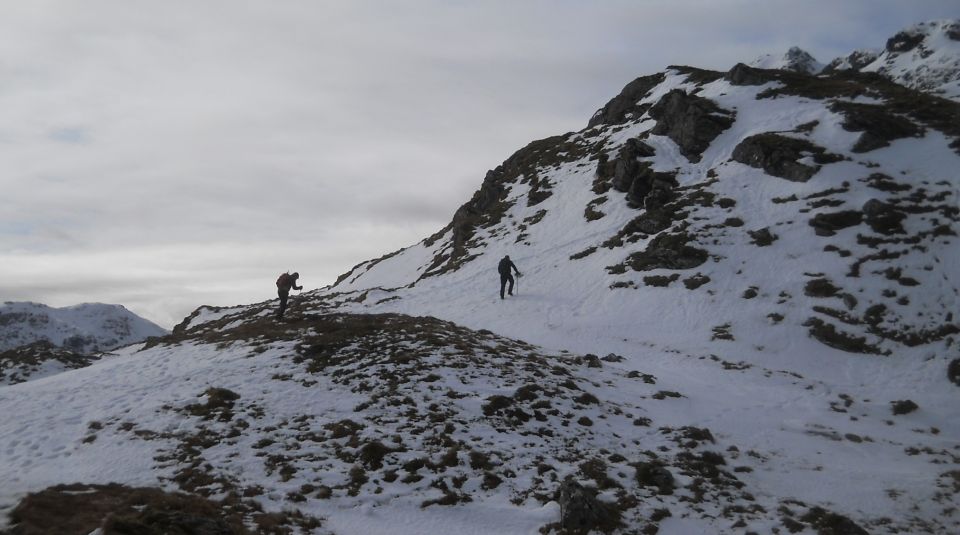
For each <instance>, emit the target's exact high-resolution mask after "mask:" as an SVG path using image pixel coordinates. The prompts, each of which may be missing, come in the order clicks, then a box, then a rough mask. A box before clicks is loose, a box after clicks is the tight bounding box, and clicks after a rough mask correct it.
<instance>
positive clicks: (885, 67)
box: [824, 20, 960, 99]
mask: <svg viewBox="0 0 960 535" xmlns="http://www.w3.org/2000/svg"><path fill="white" fill-rule="evenodd" d="M836 71H860V72H875V73H877V74H880V75H881V76H884V77H886V78H889V79H890V80H893V81H894V82H896V83H898V84H900V85H904V86H907V87H910V88H912V89H918V90H920V91H926V92H928V93H933V94H936V95H939V96H943V97H946V98H950V99H960V20H934V21H929V22H922V23H920V24H916V25H914V26H911V27H909V28H906V29H904V30H903V31H900V32H898V33H897V34H896V35H894V36H893V37H891V38H890V39H888V40H887V43H886V46H885V48H884V49H883V50H869V49H862V50H856V51H854V52H853V53H851V54H850V55H848V56H845V57H840V58H837V59H835V60H833V61H832V62H830V64H829V65H827V67H826V69H824V72H825V73H830V72H836Z"/></svg>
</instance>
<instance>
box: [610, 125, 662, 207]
mask: <svg viewBox="0 0 960 535" xmlns="http://www.w3.org/2000/svg"><path fill="white" fill-rule="evenodd" d="M654 154H655V152H654V150H653V147H651V146H650V145H647V144H646V143H644V142H643V141H641V140H639V139H630V140H628V141H627V142H626V143H625V144H624V146H623V147H622V148H621V149H620V152H619V154H618V155H617V158H616V159H615V160H614V161H612V162H607V163H606V164H600V166H601V167H598V169H597V174H598V176H601V177H602V173H606V174H608V175H610V176H611V179H610V183H611V185H612V186H613V189H615V190H617V191H620V192H624V193H626V194H627V201H628V202H629V203H630V205H631V206H633V207H634V208H639V207H641V206H644V201H645V200H646V198H647V195H648V194H649V193H650V192H651V191H654V190H656V189H660V190H665V191H666V192H667V194H666V195H664V194H662V193H661V194H659V198H660V199H661V200H663V199H665V198H669V197H670V193H669V192H670V191H671V190H672V189H673V187H674V186H675V185H676V183H677V181H676V177H675V176H674V175H673V174H672V173H660V172H657V171H654V170H653V169H651V168H650V163H649V162H642V161H639V160H638V158H647V157H650V156H653V155H654ZM611 166H612V167H613V172H612V173H610V171H609V169H610V167H611ZM665 202H668V201H665Z"/></svg>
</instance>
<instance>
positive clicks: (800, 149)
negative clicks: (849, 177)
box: [732, 132, 842, 182]
mask: <svg viewBox="0 0 960 535" xmlns="http://www.w3.org/2000/svg"><path fill="white" fill-rule="evenodd" d="M805 156H811V157H812V158H813V161H814V162H815V163H816V164H825V163H831V162H836V161H839V160H841V159H842V157H840V156H837V155H835V154H830V153H828V152H827V151H826V150H825V149H824V148H823V147H818V146H817V145H814V144H813V143H811V142H809V141H807V140H805V139H797V138H792V137H787V136H782V135H780V134H774V133H771V132H767V133H763V134H755V135H752V136H750V137H748V138H746V139H744V140H743V141H741V142H740V143H739V144H738V145H737V146H736V147H735V148H734V149H733V155H732V157H733V159H734V161H737V162H740V163H742V164H745V165H749V166H750V167H755V168H757V169H763V171H764V172H765V173H767V174H768V175H772V176H775V177H779V178H783V179H786V180H790V181H792V182H806V181H807V180H810V177H812V176H813V175H814V174H815V173H816V172H817V171H818V170H820V165H807V164H805V163H800V162H799V161H798V160H800V159H801V158H804V157H805Z"/></svg>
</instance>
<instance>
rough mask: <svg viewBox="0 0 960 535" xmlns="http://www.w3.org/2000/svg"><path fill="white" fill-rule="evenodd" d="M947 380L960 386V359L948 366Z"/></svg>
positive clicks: (952, 361)
mask: <svg viewBox="0 0 960 535" xmlns="http://www.w3.org/2000/svg"><path fill="white" fill-rule="evenodd" d="M947 379H949V380H950V382H951V383H953V384H955V385H957V386H960V359H953V360H951V361H950V364H948V365H947Z"/></svg>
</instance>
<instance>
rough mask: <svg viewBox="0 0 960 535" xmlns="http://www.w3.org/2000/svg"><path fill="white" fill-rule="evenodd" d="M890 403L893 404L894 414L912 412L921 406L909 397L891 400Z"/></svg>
mask: <svg viewBox="0 0 960 535" xmlns="http://www.w3.org/2000/svg"><path fill="white" fill-rule="evenodd" d="M890 405H891V406H892V409H893V415H894V416H899V415H901V414H910V413H911V412H913V411H915V410H917V409H919V408H920V406H919V405H917V404H916V403H914V402H913V401H912V400H909V399H901V400H897V401H891V402H890Z"/></svg>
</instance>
